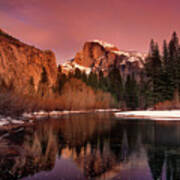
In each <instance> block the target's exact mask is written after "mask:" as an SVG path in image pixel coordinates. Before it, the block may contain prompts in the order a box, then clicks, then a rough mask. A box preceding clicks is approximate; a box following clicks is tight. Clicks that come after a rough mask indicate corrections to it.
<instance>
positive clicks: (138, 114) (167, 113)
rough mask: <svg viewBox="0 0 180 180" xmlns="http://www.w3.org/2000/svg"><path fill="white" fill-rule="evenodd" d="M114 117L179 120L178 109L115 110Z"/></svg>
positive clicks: (179, 113)
mask: <svg viewBox="0 0 180 180" xmlns="http://www.w3.org/2000/svg"><path fill="white" fill-rule="evenodd" d="M114 115H115V117H117V118H122V119H144V120H157V121H160V120H161V121H180V110H164V111H155V110H154V111H126V112H116V113H114Z"/></svg>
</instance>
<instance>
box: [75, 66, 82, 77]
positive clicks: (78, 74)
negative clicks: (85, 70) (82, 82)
mask: <svg viewBox="0 0 180 180" xmlns="http://www.w3.org/2000/svg"><path fill="white" fill-rule="evenodd" d="M74 77H75V78H77V79H81V78H82V74H81V71H80V69H79V68H76V69H75V73H74Z"/></svg>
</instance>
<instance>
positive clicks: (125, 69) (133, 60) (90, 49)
mask: <svg viewBox="0 0 180 180" xmlns="http://www.w3.org/2000/svg"><path fill="white" fill-rule="evenodd" d="M145 58H146V54H145V53H139V52H136V51H121V50H119V49H118V48H117V47H116V46H114V45H112V44H110V43H106V42H104V41H100V40H93V41H87V42H85V44H84V46H83V49H82V50H81V51H80V52H78V53H77V54H76V56H75V57H74V59H73V60H72V61H71V62H67V63H65V64H63V65H62V69H63V70H64V72H65V73H68V72H73V71H75V68H79V69H80V70H81V71H85V72H86V73H87V74H89V73H90V72H91V71H92V72H96V73H99V72H100V71H102V72H103V73H104V75H108V73H109V72H110V70H111V69H112V68H113V67H116V68H118V69H119V71H120V73H121V75H122V77H123V78H126V77H127V76H128V75H131V74H135V76H137V79H138V78H139V77H140V74H141V71H142V70H143V68H144V62H145Z"/></svg>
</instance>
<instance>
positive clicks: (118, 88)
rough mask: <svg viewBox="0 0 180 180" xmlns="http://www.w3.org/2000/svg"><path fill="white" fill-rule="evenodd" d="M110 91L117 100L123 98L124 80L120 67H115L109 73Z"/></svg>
mask: <svg viewBox="0 0 180 180" xmlns="http://www.w3.org/2000/svg"><path fill="white" fill-rule="evenodd" d="M108 91H109V92H110V93H111V94H112V95H113V96H114V97H115V99H116V100H117V102H119V101H121V100H123V82H122V78H121V74H120V71H119V69H118V68H116V67H113V68H112V70H111V71H110V72H109V74H108Z"/></svg>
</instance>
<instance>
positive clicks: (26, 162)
mask: <svg viewBox="0 0 180 180" xmlns="http://www.w3.org/2000/svg"><path fill="white" fill-rule="evenodd" d="M0 179H3V180H15V179H23V180H61V179H62V180H66V179H67V180H68V179H70V180H79V179H80V180H84V179H112V180H116V179H121V180H151V179H168V180H174V179H175V180H176V179H180V123H178V122H160V121H159V122H154V121H142V120H130V121H128V120H120V119H115V118H114V117H113V115H112V114H109V113H106V114H103V113H101V114H100V113H99V114H84V115H83V114H82V115H71V116H64V117H61V118H59V119H49V120H43V121H38V122H37V124H36V125H35V126H34V127H26V128H24V129H22V128H21V129H19V130H14V131H13V132H11V134H9V135H8V136H5V137H4V138H1V139H0Z"/></svg>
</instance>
